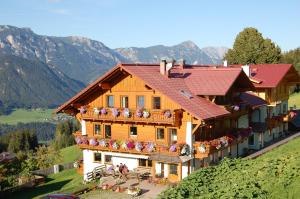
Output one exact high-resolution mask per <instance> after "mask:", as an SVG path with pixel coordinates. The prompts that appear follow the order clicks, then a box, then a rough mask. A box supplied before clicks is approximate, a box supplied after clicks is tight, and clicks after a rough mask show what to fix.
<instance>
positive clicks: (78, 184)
mask: <svg viewBox="0 0 300 199" xmlns="http://www.w3.org/2000/svg"><path fill="white" fill-rule="evenodd" d="M82 181H83V178H82V176H81V175H79V174H78V173H77V172H76V170H75V169H69V170H65V171H62V172H60V173H58V174H52V175H49V176H48V178H47V179H46V183H44V184H42V185H40V186H37V187H34V188H28V189H26V190H22V191H18V192H15V193H13V194H11V195H9V197H8V198H11V199H18V198H22V199H27V198H28V199H29V198H40V197H41V196H42V195H46V194H49V193H72V192H74V191H76V190H80V189H82V188H84V186H86V185H83V184H82ZM88 186H90V185H88Z"/></svg>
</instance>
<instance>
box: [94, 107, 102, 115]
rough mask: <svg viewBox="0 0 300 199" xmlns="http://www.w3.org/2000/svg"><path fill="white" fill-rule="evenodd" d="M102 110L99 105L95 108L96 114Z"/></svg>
mask: <svg viewBox="0 0 300 199" xmlns="http://www.w3.org/2000/svg"><path fill="white" fill-rule="evenodd" d="M100 112H101V109H100V108H99V107H95V108H94V113H95V115H99V114H100Z"/></svg>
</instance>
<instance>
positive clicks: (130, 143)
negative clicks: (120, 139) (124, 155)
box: [127, 141, 135, 150]
mask: <svg viewBox="0 0 300 199" xmlns="http://www.w3.org/2000/svg"><path fill="white" fill-rule="evenodd" d="M134 147H135V146H134V142H133V141H128V142H127V149H130V150H131V149H134Z"/></svg>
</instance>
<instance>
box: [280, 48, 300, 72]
mask: <svg viewBox="0 0 300 199" xmlns="http://www.w3.org/2000/svg"><path fill="white" fill-rule="evenodd" d="M281 63H286V64H293V65H294V67H295V68H296V69H297V71H298V72H300V48H296V49H294V50H290V51H288V52H285V53H283V54H282V58H281Z"/></svg>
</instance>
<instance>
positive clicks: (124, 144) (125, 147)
mask: <svg viewBox="0 0 300 199" xmlns="http://www.w3.org/2000/svg"><path fill="white" fill-rule="evenodd" d="M121 147H122V149H125V150H127V149H128V147H127V142H126V141H124V142H123V143H122V145H121Z"/></svg>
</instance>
